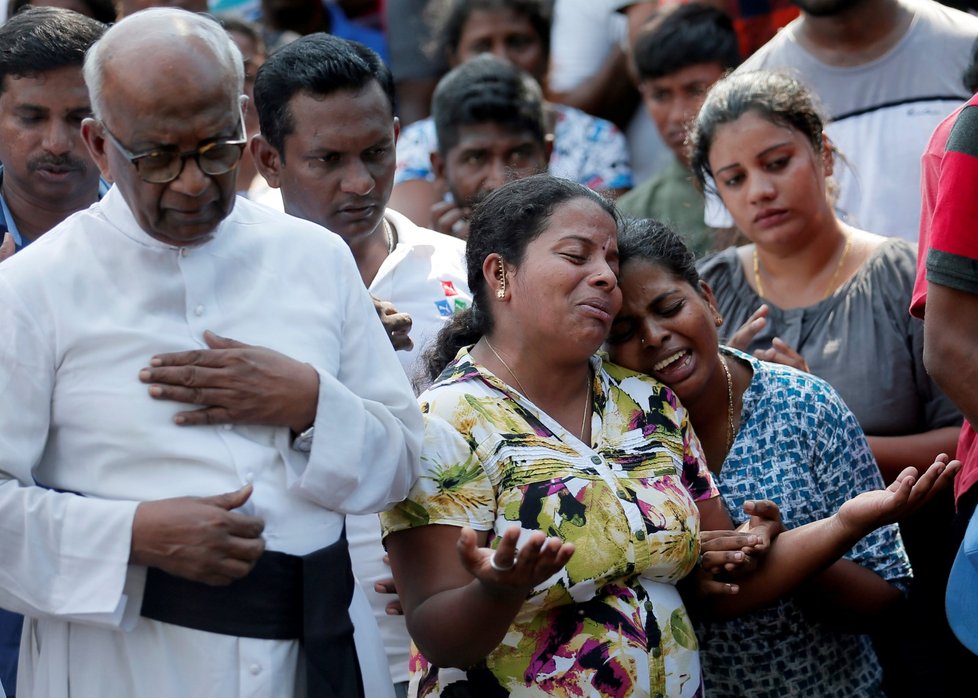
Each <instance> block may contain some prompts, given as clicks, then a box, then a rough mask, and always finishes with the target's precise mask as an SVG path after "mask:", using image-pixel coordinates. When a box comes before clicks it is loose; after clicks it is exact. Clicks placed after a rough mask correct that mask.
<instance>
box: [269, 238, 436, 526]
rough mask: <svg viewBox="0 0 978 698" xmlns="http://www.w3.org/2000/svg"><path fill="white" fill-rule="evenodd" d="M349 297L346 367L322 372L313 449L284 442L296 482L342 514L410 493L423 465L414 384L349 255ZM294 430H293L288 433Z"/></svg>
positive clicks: (343, 266) (343, 272) (344, 272)
mask: <svg viewBox="0 0 978 698" xmlns="http://www.w3.org/2000/svg"><path fill="white" fill-rule="evenodd" d="M341 257H342V262H341V263H340V264H339V265H338V266H339V269H337V270H336V271H337V276H338V279H337V293H339V294H342V295H343V296H345V299H344V300H345V307H344V304H340V303H338V306H337V307H338V310H339V311H340V312H343V313H344V317H343V323H342V341H341V342H340V346H341V347H342V348H341V355H340V357H339V364H338V365H339V369H338V370H337V371H336V372H335V375H334V374H333V373H331V372H329V371H326V370H323V369H322V368H321V367H316V368H317V371H318V372H319V403H318V407H317V412H316V421H315V424H314V426H315V436H314V438H313V443H312V451H311V452H310V453H309V454H302V453H299V452H298V451H295V450H294V449H292V448H290V446H291V444H288V445H284V448H281V451H282V453H283V454H284V456H285V459H286V463H287V464H288V472H289V486H290V487H295V488H298V489H299V490H301V491H302V493H303V495H304V496H306V497H308V498H309V499H312V500H313V501H315V502H317V503H319V504H321V505H322V506H324V507H326V508H328V509H330V510H333V511H337V512H341V513H347V514H365V513H373V512H379V511H383V510H384V509H387V508H389V507H390V506H391V505H392V504H395V503H396V502H399V501H401V500H403V499H404V498H405V497H407V494H408V492H409V491H410V489H411V486H412V485H413V484H414V480H415V478H416V477H417V475H418V471H419V467H420V451H421V435H422V430H423V426H422V421H421V410H420V408H419V407H418V403H417V401H416V400H415V397H414V391H413V390H412V389H411V385H410V383H408V379H407V377H406V376H405V375H404V370H403V369H402V368H401V364H400V362H399V361H398V360H397V356H396V355H395V354H394V348H393V347H392V346H391V342H390V338H389V337H388V336H387V333H386V331H384V328H383V326H382V325H381V322H380V318H378V317H377V311H376V310H375V309H374V305H373V301H372V300H371V298H370V295H369V294H368V293H367V289H366V288H365V287H364V285H363V281H362V280H361V278H360V274H359V272H358V271H357V269H356V266H355V264H354V262H353V258H352V256H349V255H348V254H347V255H342V256H341ZM286 436H287V432H286Z"/></svg>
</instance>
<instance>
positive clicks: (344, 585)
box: [141, 527, 363, 698]
mask: <svg viewBox="0 0 978 698" xmlns="http://www.w3.org/2000/svg"><path fill="white" fill-rule="evenodd" d="M354 584H355V582H354V579H353V570H352V567H351V565H350V553H349V548H348V545H347V542H346V528H345V527H344V529H343V533H342V534H341V535H340V539H339V540H338V541H336V542H335V543H333V544H332V545H329V546H327V547H325V548H322V549H321V550H317V551H315V552H312V553H309V554H308V555H302V556H296V555H288V554H286V553H281V552H275V551H265V552H264V553H263V554H262V556H261V557H260V558H259V559H258V562H257V563H256V564H255V567H254V568H253V569H252V570H251V572H250V573H248V575H247V576H245V577H243V578H241V579H239V580H237V581H234V582H232V583H231V584H229V585H227V586H210V585H208V584H203V583H200V582H193V581H190V580H188V579H183V578H182V577H175V576H173V575H171V574H167V573H166V572H164V571H162V570H160V569H157V568H155V567H150V568H149V569H148V571H147V575H146V589H145V591H144V592H143V606H142V611H141V613H142V615H143V616H145V617H146V618H152V619H153V620H158V621H161V622H163V623H171V624H173V625H179V626H182V627H184V628H193V629H194V630H204V631H206V632H211V633H218V634H221V635H233V636H235V637H254V638H260V639H264V640H300V641H301V642H302V645H303V649H304V650H305V655H306V688H307V695H308V696H309V698H314V697H315V698H352V697H353V696H361V697H362V696H363V680H362V678H361V676H360V665H359V663H358V661H357V652H356V647H355V645H354V643H353V623H352V622H351V621H350V601H351V600H352V598H353V585H354Z"/></svg>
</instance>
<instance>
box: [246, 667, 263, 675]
mask: <svg viewBox="0 0 978 698" xmlns="http://www.w3.org/2000/svg"><path fill="white" fill-rule="evenodd" d="M248 671H250V672H251V675H252V676H258V674H260V673H261V665H260V664H252V665H251V666H250V667H248Z"/></svg>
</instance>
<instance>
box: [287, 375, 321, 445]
mask: <svg viewBox="0 0 978 698" xmlns="http://www.w3.org/2000/svg"><path fill="white" fill-rule="evenodd" d="M302 367H303V372H304V374H305V375H304V376H303V380H302V386H303V389H302V392H301V394H300V395H298V396H296V399H295V405H296V410H297V411H296V414H295V416H294V417H292V419H291V420H290V421H289V424H288V426H289V428H290V429H291V430H292V434H293V435H294V436H298V435H300V434H302V433H303V432H305V431H307V430H309V429H310V428H311V427H312V425H313V424H314V423H315V421H316V413H317V412H318V409H319V372H318V371H316V369H315V368H313V367H312V366H310V365H309V364H302Z"/></svg>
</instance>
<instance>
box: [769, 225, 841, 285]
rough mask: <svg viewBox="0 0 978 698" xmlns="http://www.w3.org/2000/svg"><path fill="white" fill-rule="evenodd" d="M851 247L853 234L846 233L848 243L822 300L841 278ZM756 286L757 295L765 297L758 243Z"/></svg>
mask: <svg viewBox="0 0 978 698" xmlns="http://www.w3.org/2000/svg"><path fill="white" fill-rule="evenodd" d="M851 248H852V236H851V235H846V245H845V247H843V248H842V255H841V256H840V257H839V262H838V263H837V264H836V265H835V271H834V272H833V273H832V278H831V279H829V283H828V285H827V286H826V287H825V293H824V294H823V295H822V300H825V299H826V298H828V297H829V296H831V295H832V291H834V290H835V282H836V280H837V279H838V278H839V273H840V272H841V271H842V265H843V264H845V261H846V257H847V256H849V250H850V249H851ZM754 286H755V287H756V288H757V295H758V296H760V297H761V298H763V297H764V287H763V286H762V285H761V262H760V258H759V257H758V255H757V245H755V246H754Z"/></svg>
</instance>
